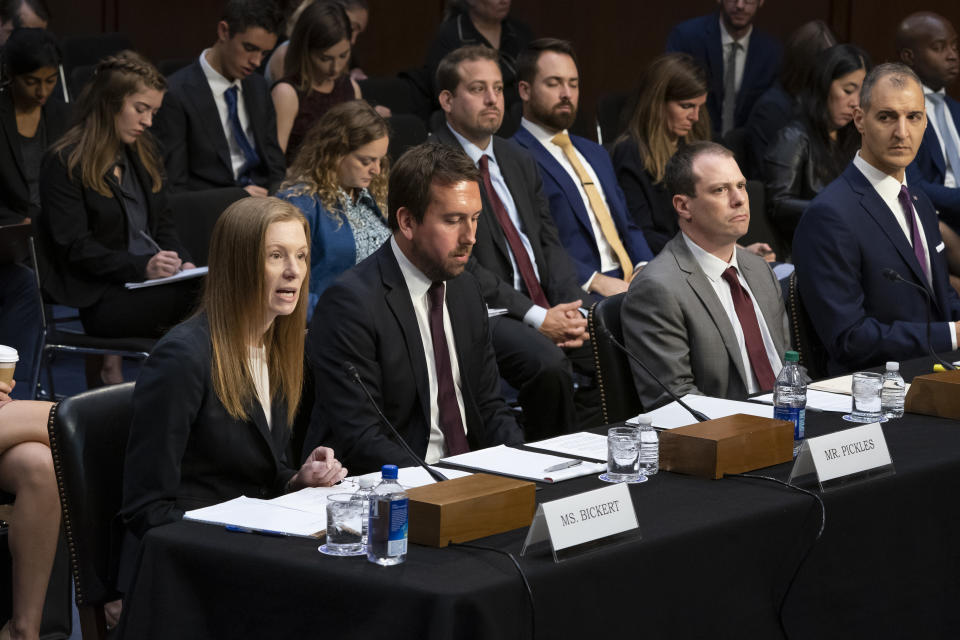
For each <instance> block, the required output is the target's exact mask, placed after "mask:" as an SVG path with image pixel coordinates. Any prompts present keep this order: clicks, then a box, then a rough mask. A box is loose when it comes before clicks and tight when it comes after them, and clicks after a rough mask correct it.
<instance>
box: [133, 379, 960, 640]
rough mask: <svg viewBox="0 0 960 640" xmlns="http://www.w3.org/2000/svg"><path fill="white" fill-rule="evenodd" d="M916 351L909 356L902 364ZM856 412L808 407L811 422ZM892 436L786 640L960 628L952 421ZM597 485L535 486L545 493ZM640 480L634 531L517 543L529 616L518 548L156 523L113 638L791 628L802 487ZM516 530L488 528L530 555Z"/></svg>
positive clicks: (805, 516) (804, 575)
mask: <svg viewBox="0 0 960 640" xmlns="http://www.w3.org/2000/svg"><path fill="white" fill-rule="evenodd" d="M921 366H922V365H921V364H919V363H917V362H914V363H905V366H904V374H905V377H906V376H912V375H914V374H917V373H919V372H920V371H921V369H920V367H921ZM927 370H929V369H927ZM850 426H851V425H850V424H849V423H846V422H845V421H843V420H842V419H841V418H840V414H838V413H813V412H808V414H807V432H808V435H809V436H816V435H822V434H824V433H829V432H832V431H838V430H841V429H844V428H848V427H850ZM884 432H885V434H886V437H887V442H888V445H889V447H890V451H891V454H892V456H893V462H894V465H895V467H896V475H894V476H891V477H886V478H878V479H874V480H871V481H869V482H866V483H863V484H859V485H854V486H849V487H843V488H840V489H837V490H835V491H832V492H828V493H826V494H823V496H822V497H823V500H824V502H825V504H826V509H827V518H826V529H825V531H824V534H823V537H822V538H821V539H820V541H819V542H818V543H817V544H816V546H815V547H814V548H813V550H812V551H811V553H810V555H809V557H808V558H807V561H806V562H805V564H804V565H803V566H802V568H801V569H800V572H799V573H798V574H797V576H796V579H795V581H794V583H793V586H792V588H791V590H790V593H789V594H788V597H787V599H786V604H785V607H784V609H783V625H784V627H785V629H786V632H787V634H789V637H790V638H793V639H797V638H816V639H823V638H845V639H847V638H871V639H872V638H900V637H911V638H940V637H942V638H948V637H949V638H953V637H957V635H958V634H960V505H958V502H957V495H958V494H960V424H958V423H957V422H956V421H952V420H945V419H940V418H932V417H928V416H916V415H909V414H908V415H906V416H905V417H904V418H902V419H900V420H893V421H890V422H888V423H886V424H885V425H884ZM789 471H790V465H788V464H784V465H779V466H777V467H772V468H769V469H764V470H761V471H757V472H754V473H763V474H765V475H772V476H774V477H777V478H779V479H782V480H785V479H786V478H787V476H788V474H789ZM603 484H604V483H602V482H600V481H599V480H597V479H596V478H595V477H587V478H580V479H576V480H570V481H567V482H563V483H560V484H557V485H551V486H544V487H542V488H541V489H540V490H539V491H538V492H537V500H538V502H544V501H549V500H553V499H556V498H560V497H563V496H567V495H572V494H574V493H579V492H582V491H587V490H590V489H595V488H598V487H600V486H603ZM630 493H631V496H632V498H633V502H634V506H635V508H636V511H637V518H638V520H639V523H640V535H638V536H634V537H632V538H629V539H626V540H623V541H621V542H619V543H617V544H616V545H613V546H606V547H602V548H599V549H596V550H594V551H591V552H589V553H587V554H585V555H583V556H580V557H577V558H573V559H570V560H566V561H564V562H561V563H559V564H555V563H554V562H553V560H552V558H551V556H550V553H549V551H548V550H546V549H542V550H536V551H534V552H533V553H532V554H528V555H527V556H524V557H523V558H519V557H518V560H519V562H520V565H521V566H522V567H523V569H524V572H525V573H526V575H527V577H528V579H529V581H530V584H531V587H532V590H533V596H534V604H535V611H534V612H531V607H530V604H529V600H528V597H527V594H526V590H525V588H524V586H523V583H522V581H521V580H520V577H519V575H518V573H517V571H516V569H515V568H514V566H513V565H512V563H511V562H510V560H509V559H508V558H506V557H504V556H503V555H501V554H498V553H495V552H491V551H485V550H479V549H473V548H464V547H455V546H451V547H449V548H447V549H433V548H428V547H420V546H416V545H411V546H410V552H409V554H408V556H407V561H406V563H405V564H403V565H400V566H397V567H386V568H385V567H379V566H375V565H373V564H371V563H368V562H367V561H366V560H365V559H363V558H331V557H327V556H324V555H322V554H320V553H319V552H318V551H317V546H318V545H319V542H318V541H311V540H307V539H300V538H269V537H262V536H255V535H246V534H238V533H229V532H227V531H225V530H224V529H223V528H219V527H215V526H211V525H204V524H199V523H193V522H180V523H177V524H172V525H167V526H164V527H159V528H157V529H154V530H153V531H151V532H150V533H149V534H148V535H147V536H146V538H145V539H144V544H143V549H142V555H141V558H140V561H139V569H138V577H137V581H136V583H135V585H134V587H133V589H132V590H131V592H130V593H129V594H128V595H127V598H126V600H125V603H124V616H125V619H124V621H123V625H122V627H123V628H122V629H121V631H122V632H123V635H122V637H124V638H128V639H138V640H140V639H149V638H178V639H189V638H198V639H200V638H204V639H206V638H314V637H324V638H337V637H342V638H351V639H352V638H357V639H361V638H388V637H389V638H391V639H394V638H411V639H441V638H451V639H453V638H456V639H458V640H459V639H471V638H492V639H497V640H500V639H512V638H517V639H522V638H530V637H531V613H533V614H534V618H535V619H534V622H535V627H536V637H537V638H542V639H554V638H578V639H579V638H619V637H637V638H668V637H669V638H707V637H710V638H762V639H769V638H782V637H785V636H784V632H783V631H782V630H781V626H780V617H779V616H778V612H777V606H778V604H779V602H780V600H781V598H782V597H783V595H784V591H785V589H786V588H787V585H788V584H789V583H790V580H791V576H792V574H793V572H794V569H795V567H796V566H797V563H798V562H799V560H800V558H801V557H802V556H803V554H804V551H805V550H806V549H807V547H808V546H809V545H810V544H812V542H813V539H814V536H815V534H816V531H817V528H818V527H819V524H820V516H819V510H818V508H817V507H816V505H815V503H814V501H813V500H812V499H811V498H810V497H809V496H804V495H802V494H800V493H798V492H795V491H792V490H789V489H787V488H784V487H780V486H778V485H775V484H773V483H770V482H764V481H760V480H752V479H744V478H726V479H723V480H705V479H702V478H695V477H690V476H683V475H678V474H672V473H667V472H661V473H659V474H658V475H656V476H654V477H653V478H651V479H650V480H649V481H648V482H646V483H643V484H640V485H634V486H631V487H630ZM525 535H526V529H522V530H516V531H512V532H508V533H505V534H501V535H498V536H493V537H490V538H486V539H483V540H480V541H477V543H478V544H483V545H485V546H491V547H495V548H497V549H502V550H504V551H510V552H512V553H514V554H515V555H516V556H519V552H520V547H521V545H522V543H523V539H524V537H525ZM628 634H629V636H628Z"/></svg>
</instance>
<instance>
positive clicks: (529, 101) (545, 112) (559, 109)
mask: <svg viewBox="0 0 960 640" xmlns="http://www.w3.org/2000/svg"><path fill="white" fill-rule="evenodd" d="M518 69H519V72H518V73H519V75H518V77H519V90H520V98H521V100H523V119H522V121H521V127H520V130H519V131H518V132H517V133H516V135H514V137H513V139H514V140H515V141H516V142H517V143H518V144H520V146H521V147H524V148H525V149H527V151H529V152H530V153H531V155H533V157H534V159H535V160H536V161H537V163H538V164H539V166H540V174H541V176H542V178H543V187H544V193H545V194H546V195H547V198H548V200H549V202H550V213H551V214H552V215H553V220H554V222H555V223H556V225H557V230H558V231H559V233H560V242H561V243H562V244H563V246H564V247H566V249H567V252H568V253H569V254H570V257H571V258H573V262H574V265H575V267H576V270H577V282H578V283H579V284H580V286H581V287H582V288H583V290H584V291H587V292H591V293H596V294H598V295H601V296H610V295H614V294H617V293H622V292H624V291H626V290H627V284H628V283H629V282H630V278H632V277H633V274H634V273H635V272H636V271H637V270H638V269H639V268H640V267H642V266H643V265H644V264H646V262H647V260H649V259H650V258H652V257H653V254H652V253H651V252H650V247H648V246H647V241H646V240H645V239H644V237H643V232H642V231H641V230H640V227H638V226H637V225H636V224H634V223H633V221H632V220H631V219H630V214H629V212H628V210H627V203H626V200H625V199H624V196H623V191H622V190H621V189H620V185H618V184H617V177H616V175H615V173H614V169H613V164H612V163H611V162H610V156H609V155H608V154H607V152H606V151H605V150H604V148H603V147H601V146H600V145H598V144H596V143H595V142H591V141H590V140H587V139H586V138H581V137H580V136H571V135H569V134H568V133H567V128H568V127H569V126H570V125H572V124H573V121H574V120H575V119H576V117H577V102H578V100H579V97H580V75H579V70H578V69H577V61H576V57H575V53H574V51H573V47H571V46H570V43H568V42H566V41H563V40H555V39H552V38H543V39H541V40H537V41H535V42H532V43H530V47H528V48H527V49H526V50H525V51H524V52H523V53H522V54H521V55H520V58H519V61H518Z"/></svg>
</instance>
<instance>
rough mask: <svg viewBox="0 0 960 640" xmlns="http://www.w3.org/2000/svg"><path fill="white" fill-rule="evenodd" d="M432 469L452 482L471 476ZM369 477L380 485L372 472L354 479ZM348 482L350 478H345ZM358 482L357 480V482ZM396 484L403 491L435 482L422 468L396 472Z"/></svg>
mask: <svg viewBox="0 0 960 640" xmlns="http://www.w3.org/2000/svg"><path fill="white" fill-rule="evenodd" d="M431 468H432V469H434V470H436V471H439V472H440V473H442V474H443V475H445V476H447V479H448V480H453V479H454V478H462V477H463V476H470V475H473V474H472V473H470V472H469V471H461V470H459V469H444V468H443V467H433V466H432V467H431ZM362 477H370V478H373V479H374V480H375V481H376V482H377V484H379V483H380V472H379V471H374V472H372V473H368V474H366V475H365V476H356V478H362ZM347 479H348V480H350V478H347ZM358 482H359V480H358ZM397 482H399V483H400V486H401V487H403V488H404V489H413V488H414V487H422V486H425V485H428V484H434V483H435V482H436V480H434V479H433V476H431V475H430V474H429V473H427V470H426V469H424V468H423V467H420V466H416V467H404V468H403V469H400V470H399V471H398V472H397Z"/></svg>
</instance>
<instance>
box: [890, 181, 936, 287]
mask: <svg viewBox="0 0 960 640" xmlns="http://www.w3.org/2000/svg"><path fill="white" fill-rule="evenodd" d="M897 200H899V201H900V206H901V207H903V213H904V215H905V216H907V226H908V227H909V228H910V240H911V242H913V255H915V256H916V257H917V262H919V263H920V270H921V271H923V277H924V278H926V280H927V283H929V282H930V272H929V271H927V254H926V253H925V252H924V251H923V239H922V238H921V237H920V226H919V225H918V224H917V220H916V218H914V216H913V205H912V204H910V192H909V191H907V185H905V184H904V185H900V193H899V194H898V195H897Z"/></svg>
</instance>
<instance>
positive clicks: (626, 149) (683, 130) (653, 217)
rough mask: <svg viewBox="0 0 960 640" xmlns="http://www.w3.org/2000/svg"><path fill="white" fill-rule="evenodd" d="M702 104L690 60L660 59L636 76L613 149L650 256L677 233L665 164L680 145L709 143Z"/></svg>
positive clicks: (699, 76) (701, 83)
mask: <svg viewBox="0 0 960 640" xmlns="http://www.w3.org/2000/svg"><path fill="white" fill-rule="evenodd" d="M706 100H707V81H706V75H705V74H704V71H703V69H702V68H701V67H700V65H698V64H697V63H696V61H694V59H693V58H691V57H690V56H688V55H686V54H683V53H672V54H667V55H663V56H660V57H659V58H657V59H656V60H654V61H653V62H652V63H651V64H650V66H649V67H648V68H647V70H646V72H644V74H643V75H642V76H641V77H640V83H639V88H638V90H637V97H636V100H635V102H636V108H635V109H634V111H633V114H632V115H631V116H630V120H629V123H628V125H627V130H626V131H625V132H624V133H623V135H621V136H620V138H619V139H618V140H617V142H616V146H615V147H614V149H613V166H614V168H615V169H616V172H617V181H618V182H619V183H620V187H621V188H622V189H623V195H624V196H625V197H626V199H627V208H628V209H629V211H630V215H631V217H632V218H633V222H634V223H635V224H636V225H637V226H638V227H640V228H641V229H642V230H643V236H644V238H646V240H647V244H648V245H650V249H651V250H652V251H653V253H654V254H657V253H660V250H661V249H663V247H664V245H666V244H667V242H668V241H669V240H670V239H671V238H673V237H674V236H675V235H677V231H679V229H680V227H678V226H677V213H676V211H674V210H673V194H671V193H669V192H668V191H667V187H666V184H664V181H663V178H664V174H665V173H666V168H667V161H668V160H670V158H671V157H672V156H673V154H674V153H675V152H676V150H677V147H678V146H680V145H683V144H689V143H691V142H697V141H699V140H709V139H710V116H709V115H708V114H707V112H706V110H703V111H701V108H702V107H703V104H704V103H705V102H706Z"/></svg>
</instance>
